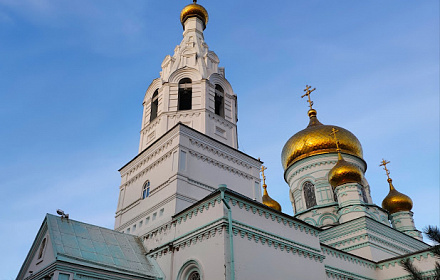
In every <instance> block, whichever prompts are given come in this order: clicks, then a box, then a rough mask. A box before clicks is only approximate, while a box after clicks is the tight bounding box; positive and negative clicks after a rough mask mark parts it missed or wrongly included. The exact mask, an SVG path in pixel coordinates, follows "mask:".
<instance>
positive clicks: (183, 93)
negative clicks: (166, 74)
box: [177, 78, 192, 111]
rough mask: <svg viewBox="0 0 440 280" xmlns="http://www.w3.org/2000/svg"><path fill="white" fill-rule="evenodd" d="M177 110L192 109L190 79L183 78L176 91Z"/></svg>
mask: <svg viewBox="0 0 440 280" xmlns="http://www.w3.org/2000/svg"><path fill="white" fill-rule="evenodd" d="M177 95H178V96H177V111H187V110H192V80H191V79H190V78H183V79H181V80H180V81H179V86H178V91H177Z"/></svg>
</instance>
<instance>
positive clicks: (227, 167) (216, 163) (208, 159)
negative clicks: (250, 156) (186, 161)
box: [188, 150, 259, 180]
mask: <svg viewBox="0 0 440 280" xmlns="http://www.w3.org/2000/svg"><path fill="white" fill-rule="evenodd" d="M188 152H189V154H190V155H192V156H193V157H195V158H196V159H198V160H201V161H204V162H207V163H210V164H212V165H214V166H217V167H219V168H221V169H223V170H226V171H228V172H230V173H232V174H235V175H237V176H241V177H243V178H246V179H248V180H258V179H259V178H256V177H254V176H252V175H250V174H248V173H245V172H243V171H240V170H238V169H235V168H233V167H232V166H230V165H227V164H224V163H222V162H219V161H217V160H215V159H213V158H211V157H207V156H205V155H203V154H200V153H198V152H196V151H194V150H188Z"/></svg>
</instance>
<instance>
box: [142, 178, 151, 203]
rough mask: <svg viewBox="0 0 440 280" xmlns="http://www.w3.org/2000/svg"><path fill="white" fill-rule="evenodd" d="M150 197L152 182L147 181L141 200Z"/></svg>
mask: <svg viewBox="0 0 440 280" xmlns="http://www.w3.org/2000/svg"><path fill="white" fill-rule="evenodd" d="M149 196H150V180H147V181H146V182H145V183H144V185H143V187H142V193H141V199H142V200H144V199H146V198H147V197H149Z"/></svg>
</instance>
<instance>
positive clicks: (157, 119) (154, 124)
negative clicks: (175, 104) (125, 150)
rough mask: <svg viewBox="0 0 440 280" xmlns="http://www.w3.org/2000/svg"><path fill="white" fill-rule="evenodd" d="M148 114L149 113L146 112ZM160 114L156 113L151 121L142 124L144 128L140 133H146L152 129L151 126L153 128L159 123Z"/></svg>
mask: <svg viewBox="0 0 440 280" xmlns="http://www.w3.org/2000/svg"><path fill="white" fill-rule="evenodd" d="M148 115H150V114H148ZM161 115H162V114H158V115H157V117H156V118H155V119H154V120H153V121H152V122H150V123H148V124H147V125H146V126H144V128H143V129H142V130H141V133H142V134H143V135H146V134H148V133H149V132H150V131H151V130H153V128H155V127H156V126H157V125H158V124H159V123H160V121H161V120H162V118H161ZM145 119H147V113H145Z"/></svg>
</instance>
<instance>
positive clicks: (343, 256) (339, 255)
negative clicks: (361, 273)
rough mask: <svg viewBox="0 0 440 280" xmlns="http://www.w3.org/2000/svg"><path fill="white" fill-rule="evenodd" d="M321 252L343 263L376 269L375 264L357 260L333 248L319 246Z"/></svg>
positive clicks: (355, 257) (353, 256)
mask: <svg viewBox="0 0 440 280" xmlns="http://www.w3.org/2000/svg"><path fill="white" fill-rule="evenodd" d="M321 250H322V253H323V254H327V255H328V256H332V257H335V258H339V259H341V260H344V261H347V262H351V263H354V264H357V265H361V266H363V267H368V268H370V269H376V263H375V262H372V261H368V260H365V259H361V258H358V257H357V256H355V255H352V254H349V253H345V252H343V251H340V250H335V249H333V248H330V247H326V246H321Z"/></svg>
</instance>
